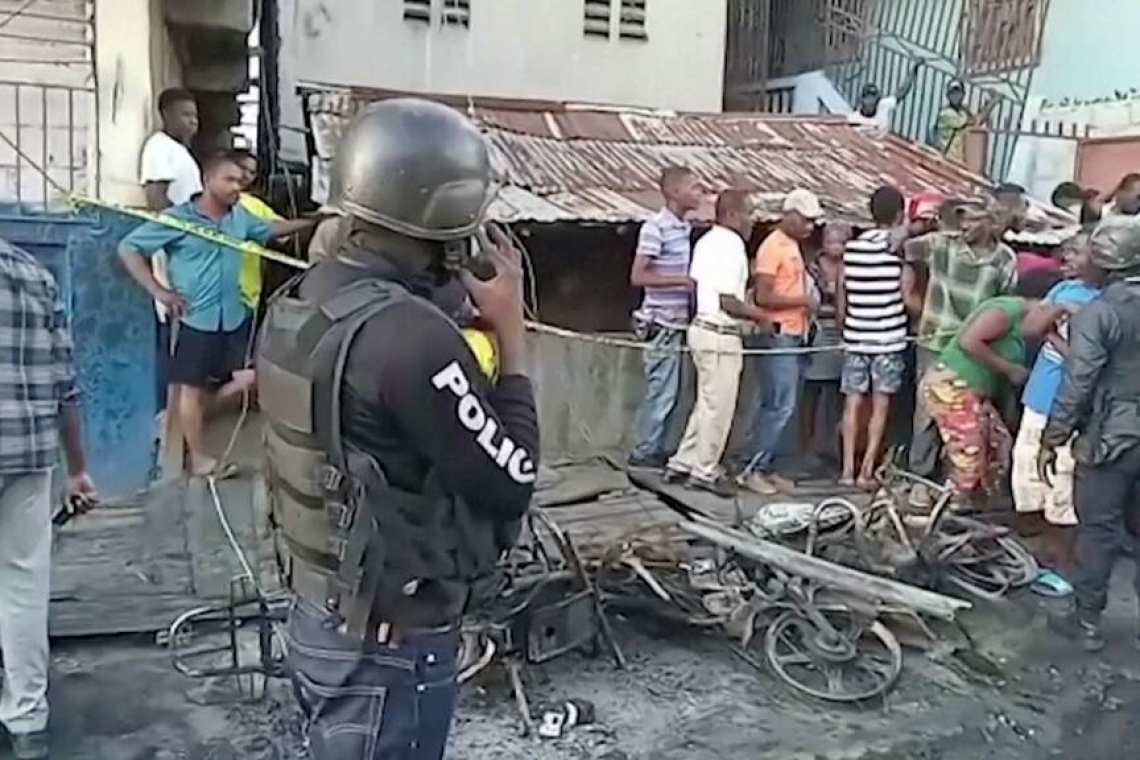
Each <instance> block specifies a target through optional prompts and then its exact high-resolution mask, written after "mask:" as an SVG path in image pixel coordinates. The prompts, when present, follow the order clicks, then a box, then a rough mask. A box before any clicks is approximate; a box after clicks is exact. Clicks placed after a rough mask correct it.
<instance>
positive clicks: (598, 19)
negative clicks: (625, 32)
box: [582, 0, 610, 39]
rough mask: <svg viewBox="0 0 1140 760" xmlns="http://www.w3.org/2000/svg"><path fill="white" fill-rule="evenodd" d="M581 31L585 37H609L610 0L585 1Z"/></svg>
mask: <svg viewBox="0 0 1140 760" xmlns="http://www.w3.org/2000/svg"><path fill="white" fill-rule="evenodd" d="M582 31H583V32H584V33H585V34H586V36H587V37H605V38H606V39H609V37H610V0H586V11H585V18H584V20H583V24H582Z"/></svg>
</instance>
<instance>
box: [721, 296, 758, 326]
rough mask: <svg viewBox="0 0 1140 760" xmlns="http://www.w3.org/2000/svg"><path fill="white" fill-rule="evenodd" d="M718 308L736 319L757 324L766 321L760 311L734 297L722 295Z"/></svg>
mask: <svg viewBox="0 0 1140 760" xmlns="http://www.w3.org/2000/svg"><path fill="white" fill-rule="evenodd" d="M720 308H721V311H723V312H724V313H725V314H727V315H728V316H730V317H736V318H737V319H747V320H749V321H751V322H756V323H757V324H763V323H765V322H767V321H768V317H767V315H766V314H764V312H763V311H762V310H761V309H759V308H757V307H756V306H753V305H752V304H748V303H745V302H744V301H741V300H740V299H739V298H737V297H736V296H729V295H722V296H721V297H720Z"/></svg>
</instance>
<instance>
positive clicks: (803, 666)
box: [162, 461, 1038, 735]
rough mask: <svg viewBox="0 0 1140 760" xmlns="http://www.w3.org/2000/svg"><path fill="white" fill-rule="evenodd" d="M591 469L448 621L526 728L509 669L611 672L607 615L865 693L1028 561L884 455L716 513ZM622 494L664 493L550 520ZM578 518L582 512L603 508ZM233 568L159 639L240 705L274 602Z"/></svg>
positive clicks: (787, 681) (1005, 586)
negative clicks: (573, 665) (591, 478)
mask: <svg viewBox="0 0 1140 760" xmlns="http://www.w3.org/2000/svg"><path fill="white" fill-rule="evenodd" d="M576 466H579V467H580V466H581V463H578V464H577V465H576ZM592 466H593V467H594V469H595V471H596V470H598V469H599V468H601V469H602V470H604V471H605V472H606V476H605V477H604V478H602V483H603V485H601V486H597V487H594V488H592V489H586V490H584V491H582V492H581V493H579V494H577V495H573V493H572V494H571V495H570V496H568V497H567V496H564V497H563V498H562V499H561V500H559V499H549V500H546V502H545V504H544V505H543V506H535V507H533V508H532V510H531V512H530V514H529V515H528V518H527V520H526V522H525V527H524V535H523V537H522V539H521V540H520V542H519V544H518V546H517V547H516V548H515V549H514V550H512V551H511V552H510V553H509V554H508V556H507V557H506V558H505V559H504V560H503V565H502V567H503V570H504V572H503V574H502V575H503V579H502V585H501V589H500V591H499V593H498V594H497V595H496V601H495V603H494V604H492V605H490V606H489V607H488V608H486V609H483V610H481V611H480V612H479V613H478V615H477V616H475V617H473V618H471V619H469V620H466V621H465V623H464V629H463V653H462V656H461V665H460V674H459V679H460V681H461V682H466V681H470V680H472V679H474V678H476V677H478V676H479V674H480V673H482V672H483V671H485V670H487V669H489V668H492V667H502V668H503V669H505V671H506V673H507V675H508V677H509V682H510V684H511V686H512V690H513V692H514V698H515V700H516V705H517V707H518V711H519V714H520V717H521V720H522V722H523V725H524V729H525V730H527V731H529V730H535V729H537V730H538V731H539V733H540V734H542V735H557V732H556V731H555V732H553V733H548V732H547V731H545V730H544V729H547V728H549V726H545V725H539V721H536V719H535V717H534V715H533V714H532V710H531V706H530V702H529V700H528V698H527V694H526V690H525V688H524V683H525V681H526V678H525V674H524V671H525V669H526V668H527V667H528V666H537V665H541V664H542V663H545V662H548V661H550V660H552V659H554V658H556V657H559V656H561V655H564V654H566V653H569V652H581V653H584V654H587V655H601V654H605V655H607V656H609V657H611V658H612V659H613V663H614V667H616V668H624V667H625V666H626V662H625V657H624V655H623V653H622V648H621V645H620V643H619V641H618V638H617V637H616V636H615V634H614V631H613V629H612V621H613V620H614V619H615V618H617V617H623V618H636V617H643V616H644V617H650V618H652V619H654V620H657V621H662V622H664V623H665V624H671V625H677V626H685V627H688V628H691V629H696V630H700V631H704V632H706V633H707V634H708V635H710V636H714V637H717V638H718V639H719V640H721V641H723V642H724V643H725V645H726V646H728V647H729V648H730V649H731V651H732V652H734V653H735V654H736V655H737V656H738V657H740V658H741V659H742V660H743V661H745V662H747V663H749V664H750V665H752V666H754V667H755V668H756V669H757V670H758V671H764V672H765V673H768V674H771V676H774V677H775V678H776V679H777V680H779V681H780V682H781V683H782V684H784V685H785V686H786V687H788V688H789V689H792V690H794V691H795V692H797V693H799V694H801V695H804V696H807V697H810V698H814V699H818V700H821V701H824V702H830V703H863V702H867V701H869V700H874V699H876V698H881V697H883V696H884V695H885V694H887V693H888V692H889V691H890V690H891V689H892V688H893V687H894V686H895V684H896V683H897V682H898V679H899V677H900V676H901V674H902V669H903V646H902V644H901V643H900V639H902V640H904V641H906V643H907V644H908V645H910V644H916V645H918V646H927V645H929V644H930V643H932V642H933V641H935V640H937V639H938V634H936V633H935V631H934V629H933V628H932V625H933V624H936V623H937V622H938V621H942V622H953V621H954V619H955V615H956V614H957V613H958V612H959V611H961V610H964V609H967V608H969V607H970V606H971V603H970V602H969V601H966V600H965V599H963V598H961V597H975V598H981V599H995V598H999V597H1001V596H1003V595H1005V594H1007V593H1009V592H1011V591H1012V590H1014V589H1017V588H1020V587H1023V586H1026V585H1028V584H1030V583H1032V581H1033V580H1034V578H1035V577H1036V575H1037V571H1038V568H1037V565H1036V563H1035V561H1034V560H1033V557H1032V555H1031V554H1030V553H1029V552H1028V551H1027V550H1026V549H1025V547H1024V546H1022V545H1021V544H1020V543H1019V542H1018V540H1017V539H1015V538H1014V537H1013V536H1012V535H1011V534H1010V532H1009V530H1008V529H1006V528H1004V527H1001V526H998V525H993V524H990V523H988V522H986V521H984V520H981V519H977V518H974V517H969V516H966V515H963V514H961V513H960V512H959V511H958V510H957V505H956V502H955V499H954V493H953V491H951V490H949V489H947V488H943V487H938V486H935V484H932V483H926V485H927V486H929V487H936V488H937V489H938V491H937V492H938V493H939V498H938V499H937V501H936V503H935V506H934V508H933V510H931V511H930V512H929V513H928V514H923V515H916V514H911V513H908V511H907V509H906V500H905V495H904V493H903V491H904V489H905V487H906V485H907V484H908V483H909V482H914V481H920V479H918V478H916V477H915V476H913V475H910V474H909V473H906V472H904V471H902V470H900V469H897V468H895V467H894V466H893V465H891V464H888V465H887V466H885V467H884V468H883V470H882V471H881V473H880V481H881V488H880V489H879V491H878V493H877V494H876V495H875V496H874V497H873V498H871V499H870V501H869V502H868V503H866V504H863V505H860V504H856V503H854V502H852V501H849V500H847V499H844V498H827V499H824V500H823V501H821V502H819V503H818V504H809V503H781V504H767V505H764V506H761V507H759V509H757V510H756V511H755V512H754V514H752V515H751V516H750V517H749V518H748V519H745V518H744V516H743V514H742V511H741V510H740V508H739V503H737V514H736V516H735V519H732V520H725V519H723V518H719V519H718V517H715V516H712V515H710V514H707V513H705V512H703V511H701V510H698V509H695V508H694V507H692V506H690V505H688V504H686V502H685V501H683V500H682V499H680V498H678V497H677V496H676V494H677V492H676V490H675V489H671V488H669V487H666V486H664V485H663V484H661V482H660V481H659V480H657V479H656V478H650V477H642V476H637V475H633V474H629V475H627V474H626V473H625V472H623V471H621V470H620V469H618V468H617V467H616V466H614V465H611V464H609V463H607V462H604V461H596V462H593V463H592ZM542 480H543V478H542V477H540V479H539V481H540V491H541V484H542ZM631 491H633V492H639V493H641V494H643V495H645V494H646V493H648V494H650V495H651V496H652V497H653V498H654V499H655V500H656V501H657V503H658V504H659V505H661V506H662V509H661V511H659V512H657V513H655V514H654V516H653V517H654V519H652V520H651V521H648V522H647V521H646V520H644V519H642V520H635V521H633V524H632V525H631V524H628V522H627V524H625V525H618V526H616V527H614V528H612V529H611V530H609V531H608V533H607V532H605V531H598V530H592V531H591V532H590V534H589V535H588V536H587V537H586V538H585V539H584V540H583V541H582V543H583V544H584V545H583V546H579V540H578V539H575V538H574V537H572V534H573V533H574V531H573V530H567V529H564V527H562V526H561V525H560V524H559V522H558V520H557V519H556V517H557V516H558V515H559V513H560V508H561V507H566V508H572V507H573V506H574V505H575V504H581V503H584V502H586V501H589V502H594V503H600V504H602V505H605V503H606V499H607V497H608V496H610V495H612V494H614V493H627V494H628V493H629V492H631ZM599 498H600V501H599ZM542 501H543V500H542V499H539V498H536V502H540V503H541V502H542ZM594 514H595V518H593V519H591V520H590V521H591V522H604V521H605V516H604V513H598V512H596V511H595V513H594ZM598 514H601V515H602V516H600V517H598V516H596V515H598ZM662 515H666V516H667V518H666V519H660V518H661V517H662ZM219 519H222V520H223V521H224V519H225V518H224V513H223V511H222V510H220V509H219ZM575 524H576V525H577V524H584V522H575ZM571 527H573V526H571ZM235 550H238V551H240V550H239V549H238V547H237V546H236V543H235ZM242 565H243V567H245V569H246V572H245V573H244V574H243V575H242V576H240V577H238V578H236V579H235V580H234V582H233V586H232V590H231V598H230V599H229V600H228V603H226V604H223V605H220V606H216V607H209V608H201V609H197V610H192V611H190V612H187V613H186V614H184V615H182V616H180V617H179V618H178V619H177V620H176V621H175V622H174V623H173V624H172V625H171V627H170V629H169V630H168V631H167V632H165V634H164V635H163V636H162V640H163V642H164V643H166V644H167V645H168V646H169V648H170V651H171V653H172V657H173V663H174V666H175V667H176V668H177V669H178V670H179V671H180V672H182V673H183V674H185V675H186V676H188V677H191V678H195V679H213V680H221V681H226V682H228V683H229V684H231V688H228V689H226V690H223V691H222V692H221V693H222V694H224V695H225V698H226V699H241V700H250V699H257V698H260V696H261V695H263V694H264V693H265V684H266V683H267V680H268V679H270V678H275V677H283V676H284V675H285V673H284V669H283V666H282V663H283V657H282V648H283V642H282V640H281V638H280V636H279V634H278V628H279V626H280V624H281V623H282V621H283V620H284V618H285V613H286V611H287V607H288V603H289V600H288V599H287V598H285V597H282V596H280V595H276V596H275V595H268V594H265V593H263V592H262V590H261V588H260V587H259V586H258V583H257V582H256V579H255V578H254V575H253V571H252V570H251V569H250V568H249V565H248V563H246V562H245V561H244V559H243V560H242Z"/></svg>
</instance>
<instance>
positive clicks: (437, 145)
mask: <svg viewBox="0 0 1140 760" xmlns="http://www.w3.org/2000/svg"><path fill="white" fill-rule="evenodd" d="M329 184H330V188H329V189H330V197H329V204H330V205H331V206H333V207H334V208H336V209H337V210H338V211H340V212H341V213H343V214H345V215H346V216H350V217H354V218H357V219H361V220H363V221H365V222H368V223H370V224H374V225H377V226H379V227H382V228H385V229H388V230H391V231H393V232H396V233H398V234H401V235H405V236H407V237H411V238H416V239H420V240H433V241H441V242H449V241H458V240H463V239H466V238H470V237H471V236H472V235H474V234H475V232H476V230H477V229H478V228H479V225H480V224H482V222H483V216H484V214H485V213H486V211H487V207H488V206H489V205H490V203H491V201H492V200H494V197H495V193H496V191H497V186H496V183H495V182H494V181H493V177H492V171H491V155H490V149H489V148H488V145H487V141H486V139H485V138H484V137H483V135H482V134H480V132H479V130H478V129H477V128H476V127H475V125H474V124H472V123H471V121H470V120H468V119H467V118H466V117H465V116H463V115H462V114H460V113H459V112H458V111H456V110H454V109H452V108H449V107H447V106H444V105H441V104H439V103H433V102H431V101H428V100H422V99H419V98H397V99H392V100H385V101H382V102H379V103H373V104H370V105H368V106H366V107H365V108H364V109H363V110H362V111H361V112H360V113H359V114H358V115H357V116H356V117H355V118H354V119H353V121H352V123H351V124H350V125H349V126H348V128H347V130H346V131H345V134H344V136H343V137H342V139H341V141H340V145H339V147H338V148H337V152H336V156H335V158H334V159H333V166H332V173H331V176H330V180H329Z"/></svg>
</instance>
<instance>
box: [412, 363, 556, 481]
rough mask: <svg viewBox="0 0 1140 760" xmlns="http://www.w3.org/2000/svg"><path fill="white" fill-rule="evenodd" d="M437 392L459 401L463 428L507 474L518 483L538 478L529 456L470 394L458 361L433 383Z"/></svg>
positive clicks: (458, 412) (441, 371) (438, 374)
mask: <svg viewBox="0 0 1140 760" xmlns="http://www.w3.org/2000/svg"><path fill="white" fill-rule="evenodd" d="M431 384H432V385H433V386H435V389H436V390H437V391H443V390H449V391H451V392H452V393H453V394H454V395H455V397H456V398H457V399H459V404H458V406H457V407H456V414H457V415H458V417H459V422H460V423H461V424H462V425H463V427H465V428H467V429H468V430H470V431H471V432H472V433H475V434H476V439H475V440H476V441H477V442H478V443H479V446H480V447H481V448H482V449H483V451H485V452H487V455H488V456H490V457H491V459H492V460H494V462H495V464H496V465H498V466H499V467H500V468H501V469H503V470H505V471H506V473H507V475H509V476H510V478H511V480H513V481H515V482H516V483H533V482H534V480H535V477H536V475H537V473H536V471H535V467H534V461H533V460H532V459H531V458H530V455H529V454H527V452H526V451H525V450H524V449H522V448H520V447H519V446H518V445H516V444H515V442H514V441H512V440H511V439H510V438H508V437H507V436H506V435H505V434H504V435H500V436H499V440H498V442H496V441H495V436H496V434H497V433H498V432H499V423H498V422H497V421H496V420H495V418H494V417H492V416H490V415H489V414H487V410H485V409H484V408H483V403H482V402H481V401H480V400H479V397H478V396H476V395H475V394H474V393H472V392H471V381H469V380H468V379H467V375H466V373H464V372H463V368H462V367H461V366H459V362H458V361H453V362H451V364H448V365H447V366H446V367H444V368H443V369H442V370H440V371H439V372H437V373H436V374H435V376H434V377H432V379H431Z"/></svg>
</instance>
